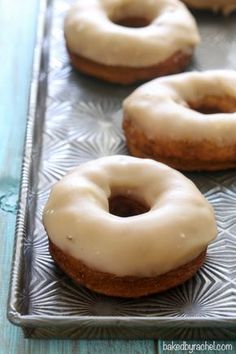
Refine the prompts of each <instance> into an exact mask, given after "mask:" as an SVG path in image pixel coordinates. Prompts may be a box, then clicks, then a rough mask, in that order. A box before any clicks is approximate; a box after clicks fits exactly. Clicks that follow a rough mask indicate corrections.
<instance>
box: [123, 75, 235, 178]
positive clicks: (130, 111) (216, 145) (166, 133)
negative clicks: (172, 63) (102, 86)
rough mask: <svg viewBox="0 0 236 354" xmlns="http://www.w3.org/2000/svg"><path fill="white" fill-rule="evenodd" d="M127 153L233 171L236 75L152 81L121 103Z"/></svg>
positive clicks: (179, 164) (189, 167)
mask: <svg viewBox="0 0 236 354" xmlns="http://www.w3.org/2000/svg"><path fill="white" fill-rule="evenodd" d="M123 108H124V120H123V128H124V132H125V136H126V141H127V145H128V149H129V151H130V153H131V154H132V155H134V156H138V157H149V158H153V159H155V160H157V161H161V162H164V163H166V164H168V165H169V166H172V167H174V168H177V169H179V170H189V171H194V170H199V171H200V170H205V171H210V170H221V169H227V168H233V167H236V71H231V70H212V71H206V72H189V73H184V74H178V75H173V76H168V77H165V78H160V79H156V80H153V81H151V82H149V83H147V84H145V85H143V86H141V87H139V88H138V89H137V90H136V91H134V93H132V94H131V95H130V96H129V97H128V98H127V99H126V100H125V101H124V104H123Z"/></svg>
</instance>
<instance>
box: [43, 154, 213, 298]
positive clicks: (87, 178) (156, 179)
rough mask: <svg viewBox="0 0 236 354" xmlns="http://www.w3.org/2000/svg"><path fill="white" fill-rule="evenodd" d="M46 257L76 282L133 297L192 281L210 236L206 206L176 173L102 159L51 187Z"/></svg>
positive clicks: (151, 164)
mask: <svg viewBox="0 0 236 354" xmlns="http://www.w3.org/2000/svg"><path fill="white" fill-rule="evenodd" d="M43 222H44V226H45V229H46V231H47V234H48V236H49V240H50V251H51V255H52V257H53V258H54V260H55V261H56V262H57V263H58V265H59V266H60V267H61V268H62V269H63V270H64V271H65V272H66V273H67V274H68V275H69V276H70V277H72V278H73V279H74V280H75V281H76V282H77V283H79V284H83V285H85V286H86V287H88V288H90V289H92V290H94V291H97V292H100V293H103V294H107V295H110V296H121V297H139V296H142V295H148V294H152V293H156V292H160V291H163V290H166V289H168V288H170V287H173V286H176V285H178V284H180V283H182V282H184V281H185V280H187V279H188V278H189V277H191V276H192V275H193V274H194V273H195V272H196V271H197V270H198V268H199V267H200V266H201V265H202V263H203V262H204V259H205V252H206V248H207V245H208V244H209V242H211V241H212V240H213V239H214V238H215V236H216V224H215V219H214V213H213V210H212V207H211V206H210V205H209V204H208V202H207V201H206V200H205V198H204V197H203V196H202V195H201V193H200V192H199V191H198V189H197V188H196V187H195V185H194V184H193V183H192V182H191V181H190V180H188V179H187V178H186V177H184V176H183V175H182V174H181V173H180V172H178V171H175V170H173V169H171V168H170V167H168V166H165V165H163V164H161V163H158V162H156V161H153V160H149V159H137V158H134V157H130V156H119V155H118V156H109V157H104V158H100V159H98V160H94V161H90V162H87V163H85V164H83V165H81V166H79V167H78V168H76V169H75V170H74V171H72V173H70V174H68V175H67V176H65V177H64V178H63V179H62V180H61V181H59V182H58V183H56V184H55V185H54V187H53V189H52V191H51V193H50V196H49V199H48V202H47V204H46V206H45V209H44V213H43Z"/></svg>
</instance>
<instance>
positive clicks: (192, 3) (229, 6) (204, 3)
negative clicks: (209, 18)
mask: <svg viewBox="0 0 236 354" xmlns="http://www.w3.org/2000/svg"><path fill="white" fill-rule="evenodd" d="M182 1H183V2H184V3H185V4H186V5H187V6H189V7H192V8H196V9H205V10H213V11H214V12H218V11H221V12H223V13H224V14H225V15H228V14H230V13H231V12H233V11H235V10H236V0H182Z"/></svg>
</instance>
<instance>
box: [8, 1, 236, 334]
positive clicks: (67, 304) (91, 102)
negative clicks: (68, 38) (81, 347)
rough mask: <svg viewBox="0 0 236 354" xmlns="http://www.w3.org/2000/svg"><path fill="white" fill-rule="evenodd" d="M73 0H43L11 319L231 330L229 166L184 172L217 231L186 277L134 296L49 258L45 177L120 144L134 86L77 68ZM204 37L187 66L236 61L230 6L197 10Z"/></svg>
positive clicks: (234, 186) (234, 176)
mask: <svg viewBox="0 0 236 354" xmlns="http://www.w3.org/2000/svg"><path fill="white" fill-rule="evenodd" d="M71 2H72V1H68V0H56V1H54V2H52V1H47V2H46V1H45V0H41V10H40V16H39V25H38V41H37V46H36V50H35V62H34V73H33V79H32V87H31V99H30V107H29V116H28V121H27V136H26V143H25V152H24V162H23V169H22V182H21V192H20V202H19V211H18V217H17V226H16V240H15V250H14V260H13V267H12V273H11V286H10V294H9V304H8V318H9V320H10V321H11V322H12V323H14V324H16V325H19V326H21V327H22V328H23V331H24V334H25V336H26V337H34V338H52V337H57V338H165V339H168V338H169V339H170V338H173V339H176V338H184V339H191V338H199V339H201V338H202V339H206V338H209V339H211V338H218V339H220V338H221V339H226V338H236V263H235V259H236V173H235V171H233V170H231V171H229V172H217V173H205V174H199V173H198V174H195V173H189V174H187V176H188V177H190V178H191V179H192V180H193V181H194V182H195V183H196V184H197V186H198V187H199V188H200V190H201V191H202V192H203V193H204V195H205V196H206V197H207V198H208V200H209V201H210V202H211V204H212V205H213V207H214V209H215V212H216V218H217V223H218V230H219V234H218V237H217V240H216V241H215V242H214V243H213V244H211V245H210V247H209V248H208V254H207V259H206V262H205V265H204V266H203V267H202V268H201V270H200V271H198V273H197V275H196V276H195V277H193V278H192V279H191V280H189V281H188V282H186V283H185V284H183V285H182V286H179V287H177V288H175V289H172V290H169V291H167V292H165V293H162V294H159V295H155V296H149V297H146V298H141V299H138V300H137V299H136V300H126V299H118V298H109V297H106V296H102V295H98V294H96V293H94V292H92V291H89V290H87V289H85V288H83V287H79V286H77V285H75V284H74V283H73V282H72V281H71V280H70V279H69V278H68V277H67V276H66V275H65V274H64V273H63V272H61V271H60V270H59V269H58V267H57V266H56V265H55V264H54V262H53V261H52V259H51V257H50V255H49V252H48V241H47V237H46V235H45V231H44V228H43V226H42V222H41V216H42V209H43V206H44V204H45V202H46V199H47V197H48V193H49V190H50V188H51V186H52V185H53V184H54V183H55V181H57V180H58V179H60V178H61V177H62V176H63V175H64V174H65V173H66V172H67V171H69V170H70V169H71V168H73V167H74V166H76V165H78V164H80V163H82V162H84V161H87V160H91V159H96V158H98V157H100V156H105V155H113V154H126V153H127V150H126V145H125V141H124V136H123V132H122V129H121V121H122V111H121V103H122V100H123V98H124V97H126V96H127V95H128V94H130V93H131V92H132V91H133V90H134V88H135V86H129V87H125V88H124V87H122V86H116V85H111V84H106V83H103V82H100V81H98V80H95V79H91V78H88V77H86V76H83V75H81V74H79V73H77V72H75V71H74V70H73V69H72V67H71V65H70V63H69V60H68V56H67V53H66V49H65V44H64V38H63V28H62V22H63V17H64V15H65V13H66V11H67V10H68V7H69V5H70V3H71ZM194 15H195V16H196V18H197V21H198V24H199V28H200V33H201V36H202V43H201V45H200V46H199V47H198V49H197V51H196V54H195V56H194V59H193V62H192V65H191V67H190V68H189V70H193V69H195V70H206V69H216V68H230V69H236V59H235V58H236V38H235V34H236V15H235V14H234V15H231V16H229V17H223V16H221V15H214V14H212V13H210V12H208V13H207V12H201V13H200V12H198V13H197V12H196V13H194Z"/></svg>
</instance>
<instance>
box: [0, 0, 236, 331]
mask: <svg viewBox="0 0 236 354" xmlns="http://www.w3.org/2000/svg"><path fill="white" fill-rule="evenodd" d="M51 6H53V0H39V14H38V19H37V29H36V37H35V49H34V54H33V65H32V75H31V84H30V95H29V103H28V115H27V120H26V134H25V143H24V150H23V161H22V167H21V182H20V188H19V202H18V211H17V216H16V227H15V240H14V248H13V259H12V266H11V273H10V274H11V276H10V283H9V293H8V304H7V318H8V320H9V321H10V322H11V323H12V324H14V325H17V326H22V327H32V326H33V327H34V328H42V327H47V326H50V327H51V326H52V325H53V327H55V328H57V327H58V328H59V327H63V326H65V327H70V326H72V325H78V324H80V326H83V325H84V326H88V324H89V325H94V324H96V325H97V324H98V322H99V325H101V326H112V327H116V326H124V327H130V326H131V325H134V326H139V325H152V326H154V327H158V328H160V329H161V328H166V327H171V326H176V325H178V328H184V327H186V326H189V325H190V326H191V328H200V327H201V328H204V327H207V328H213V327H214V328H219V327H222V325H224V326H225V327H226V328H236V316H235V317H233V316H219V317H209V318H207V317H199V316H188V317H187V318H183V317H170V316H165V317H164V316H149V317H148V316H68V315H66V316H62V315H61V316H54V315H25V314H22V313H21V312H19V310H18V309H17V300H19V298H18V297H17V296H19V293H21V291H22V284H21V281H22V280H21V279H20V276H19V275H20V269H21V267H23V256H24V231H25V228H26V217H27V209H28V196H29V188H28V186H29V176H30V174H31V173H32V153H33V142H34V129H35V123H36V117H37V102H38V101H37V98H38V91H39V82H40V80H44V79H45V76H46V80H47V74H45V72H43V71H41V68H43V64H42V63H43V54H44V53H45V52H46V55H47V59H48V56H49V55H48V54H49V51H46V49H47V47H48V46H49V44H48V42H47V41H46V42H47V43H46V44H45V43H44V38H45V34H46V33H47V27H48V25H47V17H48V15H49V12H50V11H49V7H51ZM49 27H50V25H49ZM48 65H49V62H48V60H47V66H48ZM40 74H43V75H42V76H43V78H41V77H40Z"/></svg>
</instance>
